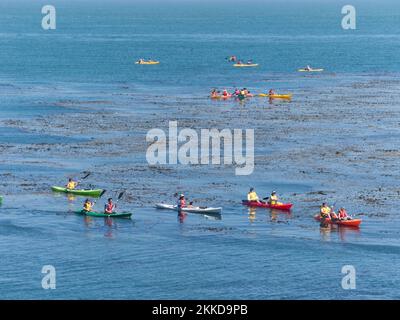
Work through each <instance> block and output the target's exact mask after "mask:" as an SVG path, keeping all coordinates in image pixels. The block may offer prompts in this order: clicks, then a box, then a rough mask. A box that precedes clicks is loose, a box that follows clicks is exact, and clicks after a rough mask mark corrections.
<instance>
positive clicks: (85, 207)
mask: <svg viewBox="0 0 400 320" xmlns="http://www.w3.org/2000/svg"><path fill="white" fill-rule="evenodd" d="M83 210H85V211H92V203H91V202H85V203H84V204H83Z"/></svg>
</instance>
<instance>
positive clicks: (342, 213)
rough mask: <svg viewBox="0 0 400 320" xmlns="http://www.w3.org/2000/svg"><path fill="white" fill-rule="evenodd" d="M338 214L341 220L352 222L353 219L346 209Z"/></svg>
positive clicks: (342, 209)
mask: <svg viewBox="0 0 400 320" xmlns="http://www.w3.org/2000/svg"><path fill="white" fill-rule="evenodd" d="M338 213H339V219H340V220H350V219H351V217H350V216H349V215H348V214H347V211H346V209H345V208H343V207H342V208H340V209H339V212H338Z"/></svg>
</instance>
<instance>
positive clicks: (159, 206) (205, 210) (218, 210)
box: [156, 203, 222, 213]
mask: <svg viewBox="0 0 400 320" xmlns="http://www.w3.org/2000/svg"><path fill="white" fill-rule="evenodd" d="M156 208H157V209H168V210H174V211H179V210H178V206H177V205H173V204H165V203H157V204H156ZM182 211H185V212H189V213H221V211H222V208H221V207H219V208H209V207H190V208H183V209H182Z"/></svg>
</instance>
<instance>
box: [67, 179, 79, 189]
mask: <svg viewBox="0 0 400 320" xmlns="http://www.w3.org/2000/svg"><path fill="white" fill-rule="evenodd" d="M76 185H77V183H76V182H75V181H71V182H68V184H67V189H69V190H74V189H75V187H76Z"/></svg>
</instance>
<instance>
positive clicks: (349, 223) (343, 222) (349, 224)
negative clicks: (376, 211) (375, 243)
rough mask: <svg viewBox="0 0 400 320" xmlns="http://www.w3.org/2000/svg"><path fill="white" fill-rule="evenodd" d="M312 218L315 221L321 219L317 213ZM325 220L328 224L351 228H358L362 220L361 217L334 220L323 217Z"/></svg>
mask: <svg viewBox="0 0 400 320" xmlns="http://www.w3.org/2000/svg"><path fill="white" fill-rule="evenodd" d="M314 219H315V220H317V221H321V216H320V215H319V214H317V215H315V216H314ZM325 221H326V222H327V223H330V224H337V225H339V226H346V227H353V228H358V227H359V226H360V224H361V222H362V220H361V219H352V220H334V221H332V220H331V219H325Z"/></svg>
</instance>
